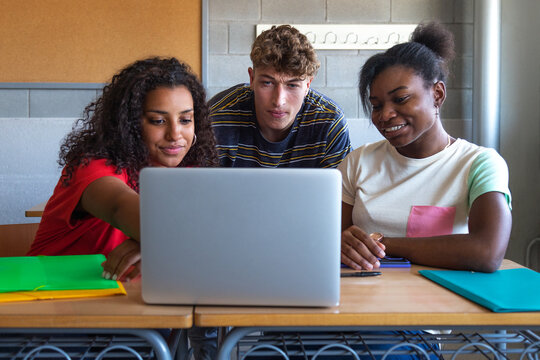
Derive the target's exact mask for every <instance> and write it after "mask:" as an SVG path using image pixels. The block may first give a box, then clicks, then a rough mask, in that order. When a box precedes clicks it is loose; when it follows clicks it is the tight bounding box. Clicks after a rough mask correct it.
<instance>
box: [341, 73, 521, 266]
mask: <svg viewBox="0 0 540 360" xmlns="http://www.w3.org/2000/svg"><path fill="white" fill-rule="evenodd" d="M445 97H446V88H445V86H444V83H442V82H436V83H434V84H433V85H429V86H428V87H426V86H425V82H424V80H423V79H422V78H421V77H419V76H418V75H416V74H415V73H414V72H413V71H412V70H411V69H408V68H405V67H402V66H393V67H390V68H388V69H386V70H384V71H383V72H381V73H380V74H379V75H378V76H377V77H375V79H374V80H373V83H372V84H371V87H370V101H371V103H372V106H373V112H372V122H373V124H374V125H375V126H376V127H377V129H378V130H379V132H380V133H381V134H382V135H383V136H384V137H385V138H386V139H388V141H389V142H390V143H391V144H392V145H393V146H394V147H395V148H396V149H397V151H398V152H399V153H400V154H402V155H404V156H407V157H411V158H425V157H428V156H431V155H433V154H436V153H438V152H439V151H441V150H443V149H444V148H445V147H446V146H447V144H448V139H450V140H451V142H453V141H454V139H452V138H449V137H448V134H447V133H446V132H445V131H444V129H443V127H442V124H441V122H440V119H439V118H438V116H435V113H436V111H437V108H440V107H441V105H442V104H443V102H444V99H445ZM352 212H353V206H352V205H349V204H346V203H342V235H341V248H342V252H341V261H342V262H343V263H344V264H346V265H348V266H350V267H352V268H354V269H358V270H361V269H367V270H371V269H373V268H378V267H379V265H380V264H379V261H378V260H377V257H379V258H380V257H383V256H385V255H389V256H394V257H405V258H408V259H409V260H411V261H412V262H414V263H417V264H422V265H427V266H434V267H442V268H449V269H457V270H473V271H482V272H493V271H495V270H497V269H498V268H499V266H500V264H501V262H502V260H503V257H504V254H505V251H506V247H507V245H508V240H509V237H510V230H511V227H512V216H511V213H510V209H509V208H508V204H507V202H506V199H505V196H504V194H502V193H498V192H488V193H485V194H483V195H481V196H479V197H478V198H477V199H476V200H475V201H474V202H473V204H472V206H471V209H470V212H469V224H468V225H469V233H468V234H455V235H444V236H433V237H422V238H406V237H401V238H389V237H383V238H382V239H381V241H375V240H373V239H372V238H371V237H370V236H369V234H366V233H365V232H364V231H363V230H362V229H361V228H359V227H358V226H356V225H353V222H352Z"/></svg>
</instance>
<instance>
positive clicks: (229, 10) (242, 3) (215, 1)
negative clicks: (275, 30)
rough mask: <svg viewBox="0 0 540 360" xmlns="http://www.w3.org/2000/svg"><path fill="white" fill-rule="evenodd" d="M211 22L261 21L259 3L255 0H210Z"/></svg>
mask: <svg viewBox="0 0 540 360" xmlns="http://www.w3.org/2000/svg"><path fill="white" fill-rule="evenodd" d="M208 13H209V17H210V20H211V21H213V20H233V21H238V20H243V21H246V20H259V14H260V6H259V1H254V0H234V1H231V0H210V1H208Z"/></svg>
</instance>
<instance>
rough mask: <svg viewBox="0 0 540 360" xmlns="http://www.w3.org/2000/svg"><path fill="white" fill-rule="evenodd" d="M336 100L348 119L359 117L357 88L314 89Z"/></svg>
mask: <svg viewBox="0 0 540 360" xmlns="http://www.w3.org/2000/svg"><path fill="white" fill-rule="evenodd" d="M314 89H315V90H317V91H319V92H320V93H323V94H324V95H326V96H328V97H329V98H330V99H332V100H334V101H335V102H336V103H337V104H338V105H339V106H340V107H341V109H343V112H344V113H345V116H346V117H347V118H357V117H358V95H357V92H356V89H355V88H328V87H327V88H314Z"/></svg>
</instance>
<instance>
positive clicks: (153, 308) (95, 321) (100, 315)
mask: <svg viewBox="0 0 540 360" xmlns="http://www.w3.org/2000/svg"><path fill="white" fill-rule="evenodd" d="M124 286H125V288H126V291H127V293H128V295H127V296H107V297H100V298H92V299H73V300H38V301H27V302H17V303H3V304H0V328H1V327H26V328H38V327H39V328H189V327H191V326H192V324H193V315H192V314H193V307H192V306H160V305H146V304H144V302H143V300H142V298H141V282H140V280H135V281H132V282H130V283H125V284H124Z"/></svg>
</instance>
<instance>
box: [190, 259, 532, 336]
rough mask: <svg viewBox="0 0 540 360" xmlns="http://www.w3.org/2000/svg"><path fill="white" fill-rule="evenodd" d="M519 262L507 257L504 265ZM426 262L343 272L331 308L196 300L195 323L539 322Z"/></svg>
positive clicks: (387, 324)
mask: <svg viewBox="0 0 540 360" xmlns="http://www.w3.org/2000/svg"><path fill="white" fill-rule="evenodd" d="M514 267H519V265H518V264H516V263H513V262H511V261H509V260H505V261H504V263H503V265H502V268H503V269H504V268H514ZM420 269H427V268H426V267H422V266H416V265H413V266H412V267H411V268H405V269H382V271H383V274H382V275H381V276H375V277H364V278H342V279H341V301H340V305H339V306H337V307H330V308H315V309H313V308H311V309H310V308H285V307H284V308H272V307H266V308H265V307H212V306H196V307H195V320H194V324H195V325H196V326H218V327H222V326H424V325H426V326H428V325H431V326H449V327H451V326H467V325H486V326H499V325H500V326H507V325H536V326H538V325H539V324H540V312H533V313H530V312H529V313H504V314H502V313H493V312H491V311H490V310H488V309H486V308H484V307H482V306H480V305H477V304H476V303H474V302H472V301H469V300H467V299H465V298H463V297H461V296H459V295H457V294H455V293H453V292H452V291H450V290H447V289H445V288H443V287H442V286H439V285H437V284H435V283H433V282H432V281H430V280H428V279H426V278H424V277H423V276H422V275H420V274H418V270H420Z"/></svg>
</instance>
